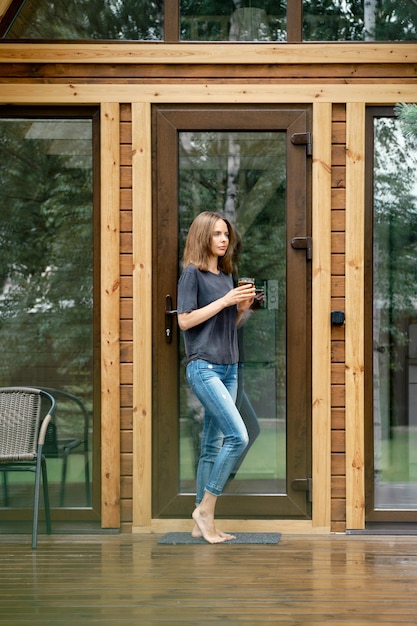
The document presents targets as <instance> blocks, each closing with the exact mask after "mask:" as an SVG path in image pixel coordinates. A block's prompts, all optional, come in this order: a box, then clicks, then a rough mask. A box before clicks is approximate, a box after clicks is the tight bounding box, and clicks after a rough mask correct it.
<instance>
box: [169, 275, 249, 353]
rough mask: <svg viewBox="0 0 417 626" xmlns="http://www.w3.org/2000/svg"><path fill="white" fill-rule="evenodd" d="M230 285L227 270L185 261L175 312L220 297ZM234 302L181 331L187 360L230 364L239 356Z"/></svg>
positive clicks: (198, 305)
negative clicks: (216, 271) (203, 267)
mask: <svg viewBox="0 0 417 626" xmlns="http://www.w3.org/2000/svg"><path fill="white" fill-rule="evenodd" d="M231 289H233V278H232V276H231V275H230V274H224V273H223V272H220V274H213V273H212V272H203V271H201V270H198V269H197V268H196V267H195V265H187V267H186V268H185V269H184V271H183V273H182V274H181V277H180V279H179V281H178V300H177V309H178V313H190V312H191V311H194V310H196V309H201V308H202V307H203V306H206V305H207V304H210V303H211V302H214V300H218V299H219V298H222V297H223V296H224V295H225V294H226V293H227V292H228V291H230V290H231ZM236 315H237V307H236V305H233V306H229V307H226V308H225V309H222V310H221V311H220V313H217V315H214V316H213V317H211V318H210V319H208V320H207V321H206V322H203V323H202V324H198V326H194V327H193V328H190V329H189V330H186V331H184V342H185V352H186V355H187V362H190V361H194V360H195V359H203V360H204V361H210V362H211V363H217V364H222V365H231V364H232V363H237V362H238V360H239V350H238V344H237V328H236Z"/></svg>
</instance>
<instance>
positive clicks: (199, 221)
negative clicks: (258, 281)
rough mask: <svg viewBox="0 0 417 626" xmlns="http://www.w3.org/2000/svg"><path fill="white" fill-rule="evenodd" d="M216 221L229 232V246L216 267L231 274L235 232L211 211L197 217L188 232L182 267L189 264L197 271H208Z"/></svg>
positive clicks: (219, 216) (220, 216)
mask: <svg viewBox="0 0 417 626" xmlns="http://www.w3.org/2000/svg"><path fill="white" fill-rule="evenodd" d="M217 220H223V221H224V222H226V224H227V228H228V230H229V245H228V247H227V250H226V254H225V255H224V256H222V257H219V259H218V267H219V269H220V270H222V271H223V272H225V273H226V274H231V273H232V272H233V251H234V247H235V240H236V237H235V230H234V228H233V226H232V225H231V224H230V222H229V221H228V220H227V219H225V218H224V217H223V215H220V213H214V212H213V211H203V213H200V214H199V215H197V217H196V218H195V219H194V221H193V223H192V224H191V226H190V230H189V231H188V235H187V241H186V242H185V249H184V257H183V267H187V265H190V264H191V263H192V264H193V265H195V266H196V267H197V268H198V269H199V270H203V271H207V270H208V269H209V259H210V257H211V254H212V253H211V243H212V239H213V231H214V225H215V223H216V222H217Z"/></svg>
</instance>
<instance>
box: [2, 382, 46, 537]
mask: <svg viewBox="0 0 417 626" xmlns="http://www.w3.org/2000/svg"><path fill="white" fill-rule="evenodd" d="M42 400H44V402H45V401H47V403H48V409H47V412H46V415H43V412H45V410H44V411H42V408H43V403H42ZM55 406H56V402H55V398H53V396H51V394H50V393H48V392H46V391H43V390H40V389H34V388H28V387H1V388H0V472H14V471H20V472H21V471H31V472H35V489H34V498H33V526H32V548H33V549H35V548H36V546H37V537H38V517H39V492H40V481H41V475H42V483H43V496H44V504H45V519H46V531H47V533H48V534H50V533H51V514H50V509H49V493H48V478H47V473H46V462H45V457H44V455H43V451H42V449H43V445H44V441H45V434H46V430H47V428H48V424H49V422H50V420H51V417H52V415H53V413H54V411H55ZM3 484H4V486H6V481H4V483H3Z"/></svg>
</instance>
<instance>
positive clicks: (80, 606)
mask: <svg viewBox="0 0 417 626" xmlns="http://www.w3.org/2000/svg"><path fill="white" fill-rule="evenodd" d="M158 538H159V537H158V536H157V535H110V536H97V535H94V536H87V535H85V536H79V535H78V536H74V535H65V536H58V535H56V536H54V535H53V536H51V537H46V536H45V535H40V537H39V544H38V549H37V550H36V551H32V550H31V548H30V537H29V536H17V535H14V536H7V535H3V536H0V558H1V564H2V566H1V571H0V623H1V624H7V625H8V624H10V625H15V624H25V625H28V624H42V625H45V624H49V623H53V624H66V625H72V624H78V626H84V625H85V624H93V623H94V624H104V625H107V624H114V625H119V624H121V625H123V624H141V625H142V624H145V625H146V624H164V623H166V624H178V625H184V624H195V625H201V626H202V625H204V624H215V623H217V624H240V623H245V624H281V625H282V624H292V625H294V624H298V625H303V624H332V625H335V626H336V625H337V626H341V625H345V624H355V626H359V625H365V624H366V625H369V624H383V625H385V626H387V625H391V624H408V625H410V624H417V537H414V536H407V537H393V536H383V537H381V536H378V537H371V538H370V537H368V536H367V537H363V536H361V537H358V536H354V537H346V536H330V537H327V536H326V537H323V536H319V537H318V536H316V537H303V536H285V535H284V536H283V537H282V539H281V541H280V543H279V544H278V545H230V544H229V545H227V544H223V545H217V546H211V545H177V546H172V545H158V543H157V542H158Z"/></svg>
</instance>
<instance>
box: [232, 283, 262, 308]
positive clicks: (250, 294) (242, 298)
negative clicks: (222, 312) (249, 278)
mask: <svg viewBox="0 0 417 626" xmlns="http://www.w3.org/2000/svg"><path fill="white" fill-rule="evenodd" d="M255 295H256V290H255V286H252V285H241V286H240V287H235V288H234V289H231V290H230V291H229V292H228V293H227V294H226V295H225V296H224V299H225V300H226V302H227V304H226V306H232V305H233V304H236V305H237V308H238V311H240V310H241V307H243V309H242V311H246V309H248V308H249V307H250V306H251V304H252V303H253V301H254V298H255Z"/></svg>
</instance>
